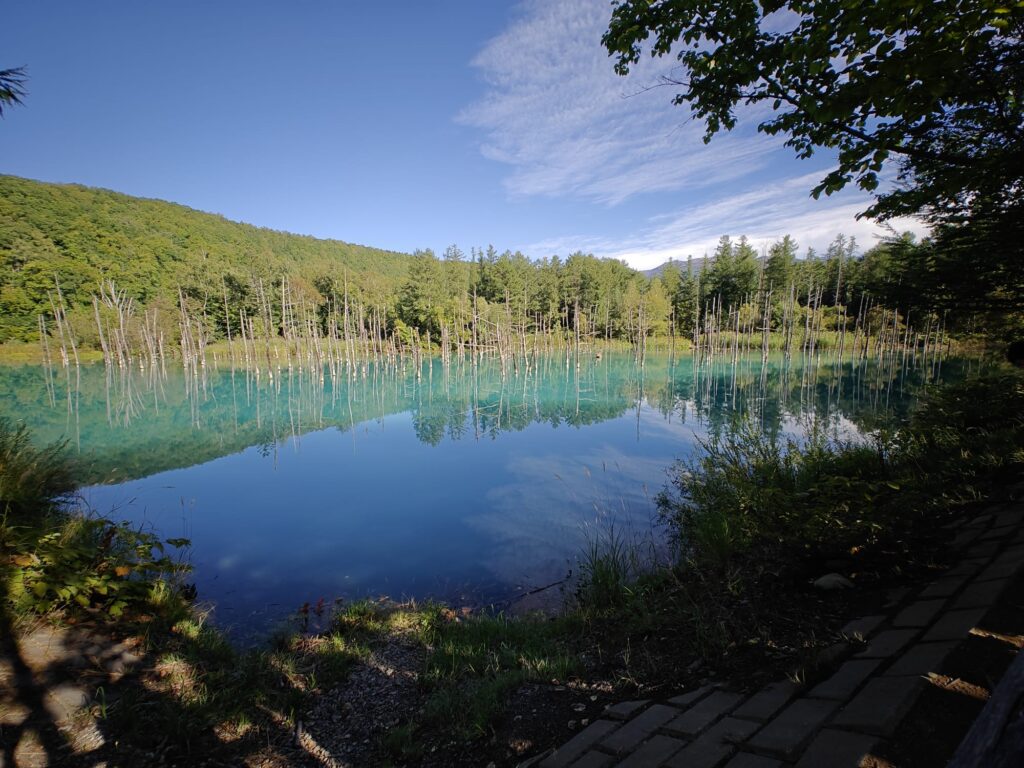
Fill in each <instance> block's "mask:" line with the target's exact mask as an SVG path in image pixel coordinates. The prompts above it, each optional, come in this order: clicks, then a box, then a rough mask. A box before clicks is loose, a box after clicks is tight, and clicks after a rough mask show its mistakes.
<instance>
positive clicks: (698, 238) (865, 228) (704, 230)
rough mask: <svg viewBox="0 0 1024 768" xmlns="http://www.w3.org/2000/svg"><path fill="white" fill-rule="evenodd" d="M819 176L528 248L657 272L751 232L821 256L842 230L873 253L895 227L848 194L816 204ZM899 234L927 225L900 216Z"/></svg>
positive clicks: (763, 240) (761, 243) (762, 242)
mask: <svg viewBox="0 0 1024 768" xmlns="http://www.w3.org/2000/svg"><path fill="white" fill-rule="evenodd" d="M818 178H819V174H809V175H805V176H798V177H796V178H791V179H788V180H785V181H781V182H778V183H771V184H765V185H762V186H760V187H758V188H757V189H754V190H751V191H747V192H742V193H740V194H736V195H730V196H726V197H722V198H719V199H716V200H712V201H708V202H705V203H699V204H696V205H692V206H688V207H686V208H684V209H682V210H679V211H676V212H673V213H670V214H660V215H657V216H654V217H652V218H651V219H650V220H649V221H648V226H646V227H644V228H642V229H641V230H640V231H639V232H634V233H632V234H630V235H628V236H626V237H621V238H612V237H607V236H604V237H594V236H589V237H588V236H578V237H572V236H563V237H557V238H551V239H548V240H544V241H540V242H537V243H532V244H530V245H527V246H525V247H524V248H523V249H522V250H524V251H525V252H527V253H536V254H538V255H545V254H549V253H561V254H565V253H568V252H570V251H574V250H583V251H587V252H590V253H594V254H596V255H598V256H605V257H610V258H616V259H622V260H624V261H626V262H627V263H628V264H629V265H630V266H632V267H635V268H636V269H650V268H651V267H656V266H657V265H659V264H662V263H664V262H666V261H668V260H669V259H670V258H673V259H677V260H681V261H685V259H686V257H687V256H694V257H701V256H703V255H704V254H705V253H707V254H709V255H710V254H711V253H712V252H713V251H714V249H715V246H716V245H717V243H718V239H719V238H720V237H721V236H722V235H730V236H731V237H734V238H735V237H739V236H740V235H746V236H747V238H748V239H749V240H750V241H751V243H752V244H753V245H754V247H755V248H757V249H758V250H760V249H761V248H765V247H767V246H768V245H770V244H771V243H772V242H774V241H775V240H778V239H780V238H781V237H782V236H783V235H787V234H788V235H791V236H792V237H793V238H794V239H795V240H796V242H797V243H798V244H799V245H800V247H801V249H802V250H803V251H806V249H807V248H814V249H815V250H817V251H818V252H819V253H820V252H821V251H822V250H823V249H824V248H825V247H826V246H827V245H828V243H829V242H831V241H832V240H833V239H834V238H835V236H836V235H837V234H838V233H840V232H842V233H843V234H845V235H849V236H853V237H856V238H857V242H858V243H859V244H860V247H861V249H867V248H870V247H871V246H872V245H874V244H875V243H876V242H877V241H878V238H880V237H883V236H885V235H887V234H888V230H887V229H886V228H885V227H883V226H881V225H879V224H877V223H875V222H873V221H868V220H866V219H860V220H858V219H857V214H858V213H860V212H861V211H863V210H864V208H865V207H867V204H868V201H867V197H866V196H865V195H863V194H860V193H857V192H854V191H847V192H843V193H840V194H837V195H833V196H832V197H828V198H826V197H822V198H820V199H818V200H814V199H813V198H812V197H810V194H809V190H810V189H811V188H812V187H813V186H814V184H815V182H816V181H817V180H818ZM890 224H891V226H892V227H893V228H894V229H896V230H897V231H901V232H902V231H905V230H909V231H912V232H914V233H915V234H917V235H919V236H921V235H924V234H925V233H926V230H927V228H926V227H925V225H924V224H923V223H922V222H919V221H915V220H912V219H898V220H894V221H892V222H890Z"/></svg>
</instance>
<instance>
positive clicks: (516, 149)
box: [459, 0, 779, 205]
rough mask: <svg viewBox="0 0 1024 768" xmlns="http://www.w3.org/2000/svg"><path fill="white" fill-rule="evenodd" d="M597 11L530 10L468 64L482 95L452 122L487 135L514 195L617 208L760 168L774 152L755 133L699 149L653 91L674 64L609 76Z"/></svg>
mask: <svg viewBox="0 0 1024 768" xmlns="http://www.w3.org/2000/svg"><path fill="white" fill-rule="evenodd" d="M608 20H609V5H608V3H607V2H604V0H528V1H527V2H525V3H524V4H523V6H522V7H521V8H520V15H519V17H518V18H517V20H516V21H515V22H513V23H512V24H511V26H510V27H509V28H508V29H506V30H505V31H504V32H503V33H502V34H501V35H499V36H498V37H496V38H494V39H493V40H491V41H490V42H489V43H488V44H487V45H486V46H485V47H484V48H483V50H482V51H481V52H480V53H479V54H478V55H477V57H476V58H475V59H474V60H473V64H474V66H476V67H477V68H478V69H479V71H480V73H481V75H482V77H483V78H484V80H485V82H486V83H487V86H488V87H487V91H486V93H485V95H484V96H483V97H482V98H481V100H480V101H478V102H477V103H475V104H473V105H471V106H469V107H467V108H466V109H464V110H463V111H462V113H461V114H460V115H459V120H461V121H462V122H464V123H466V124H469V125H472V126H475V127H477V128H480V129H482V131H483V134H484V137H485V138H484V141H483V144H482V146H481V151H482V152H483V153H484V155H485V156H487V157H489V158H491V159H493V160H496V161H499V162H502V163H506V164H508V165H509V166H510V173H509V175H508V176H507V177H506V179H505V185H506V187H507V189H508V190H509V191H510V192H511V193H513V194H516V195H548V196H565V195H571V196H576V197H579V198H583V199H590V200H594V201H597V202H599V203H604V204H609V205H614V204H617V203H620V202H622V201H624V200H626V199H628V198H630V197H632V196H634V195H637V194H641V193H650V192H667V191H674V190H679V189H682V188H684V187H688V188H696V187H701V186H705V185H708V184H713V183H718V182H722V181H728V180H730V179H735V178H738V177H740V176H742V175H745V174H747V173H750V172H751V171H752V170H756V169H757V168H760V167H763V165H764V164H765V163H766V161H767V158H766V156H767V153H768V152H769V151H770V150H771V148H773V147H776V146H778V144H779V141H778V140H776V139H773V138H769V137H766V136H760V135H757V134H756V133H755V132H753V130H746V131H740V132H735V133H732V134H728V135H726V136H722V137H720V138H717V139H716V141H715V145H716V147H715V148H716V151H714V152H707V151H702V150H704V149H705V145H704V144H703V140H702V137H703V131H704V128H703V125H701V124H699V123H696V122H693V121H688V120H687V118H686V113H685V111H684V110H680V109H673V108H672V107H671V106H670V104H669V100H670V96H671V92H670V91H668V90H666V89H664V88H654V89H653V90H650V86H651V85H652V84H654V83H657V81H658V76H659V75H660V74H663V73H665V72H667V71H668V67H669V66H670V64H671V62H670V61H668V62H666V61H665V60H661V61H650V60H647V59H646V58H645V59H644V60H643V61H642V62H641V63H640V65H638V66H637V67H635V68H634V71H633V72H632V73H631V74H630V76H629V77H627V78H622V77H619V76H618V75H616V74H615V73H614V71H613V68H612V61H611V60H610V59H609V57H608V55H607V52H606V51H605V50H604V48H603V47H602V46H601V44H600V40H601V34H602V33H603V31H604V30H605V28H606V27H607V24H608Z"/></svg>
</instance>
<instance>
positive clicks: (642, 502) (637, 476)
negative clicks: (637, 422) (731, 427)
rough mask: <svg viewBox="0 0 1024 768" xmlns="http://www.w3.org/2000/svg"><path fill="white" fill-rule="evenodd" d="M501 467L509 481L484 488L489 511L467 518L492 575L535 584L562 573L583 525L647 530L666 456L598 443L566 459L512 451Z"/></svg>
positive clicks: (572, 556) (579, 540) (577, 544)
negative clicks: (483, 543) (484, 546)
mask: <svg viewBox="0 0 1024 768" xmlns="http://www.w3.org/2000/svg"><path fill="white" fill-rule="evenodd" d="M506 471H507V472H508V473H509V474H510V475H511V476H512V477H513V478H514V481H513V482H510V483H507V484H505V485H500V486H496V487H494V488H492V489H491V490H490V491H488V493H487V501H488V509H487V510H486V511H484V512H481V513H479V514H475V515H473V516H471V517H468V518H467V519H466V524H467V525H470V526H472V527H474V528H475V529H477V530H478V531H479V532H481V533H482V534H483V535H484V536H485V537H487V539H489V540H490V541H491V542H493V544H492V547H490V548H488V550H487V551H486V552H485V553H482V554H483V557H482V558H481V559H482V564H483V565H485V567H486V568H487V569H489V570H490V571H491V572H492V573H493V574H494V576H495V578H497V579H499V580H500V581H503V582H505V583H508V584H524V583H527V580H528V581H529V583H530V584H537V583H540V582H542V581H545V580H550V579H553V578H558V577H560V576H563V575H564V574H565V571H566V569H567V567H568V564H569V562H570V561H574V560H575V557H576V554H577V553H578V551H579V548H580V547H581V546H582V544H583V543H584V540H585V538H584V529H585V527H586V526H588V525H598V526H602V525H608V524H614V525H615V526H616V528H618V529H620V530H646V529H648V528H649V527H650V526H651V524H652V521H653V519H654V515H655V507H654V495H655V494H656V493H657V492H658V491H659V490H660V489H661V485H662V481H661V478H662V477H664V472H665V461H664V459H658V458H647V457H639V456H631V455H629V454H627V453H624V452H623V451H621V450H619V449H617V448H614V447H612V446H610V445H602V446H598V447H595V448H594V449H593V450H591V451H590V452H588V453H586V454H583V455H575V456H572V457H567V456H558V455H553V454H548V455H544V456H520V457H516V458H514V459H513V460H512V461H511V462H510V463H509V465H508V466H507V467H506ZM652 486H653V487H652Z"/></svg>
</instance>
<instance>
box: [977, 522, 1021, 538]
mask: <svg viewBox="0 0 1024 768" xmlns="http://www.w3.org/2000/svg"><path fill="white" fill-rule="evenodd" d="M1016 532H1017V526H1016V525H1002V526H997V527H995V528H992V529H991V530H989V531H988V533H985V534H984V535H982V537H981V538H980V539H978V541H1001V540H1002V539H1005V538H1007V537H1009V536H1011V535H1012V534H1014V533H1016Z"/></svg>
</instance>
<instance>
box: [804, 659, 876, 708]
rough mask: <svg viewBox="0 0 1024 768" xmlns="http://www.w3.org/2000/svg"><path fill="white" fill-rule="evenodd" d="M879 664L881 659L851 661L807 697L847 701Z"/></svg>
mask: <svg viewBox="0 0 1024 768" xmlns="http://www.w3.org/2000/svg"><path fill="white" fill-rule="evenodd" d="M881 664H882V661H881V659H852V660H851V661H848V662H846V663H845V664H843V666H841V667H840V668H839V669H838V670H836V672H835V674H834V675H832V677H830V678H828V679H827V680H824V681H822V682H821V683H819V684H818V685H817V686H815V687H814V688H813V689H812V690H811V692H810V694H809V695H810V696H811V697H812V698H815V699H832V700H834V701H848V700H849V698H850V697H851V696H853V694H854V692H855V691H856V690H857V689H858V688H859V687H860V685H861V683H863V682H864V681H865V680H867V679H868V677H869V676H870V675H871V673H872V672H874V671H875V670H876V669H878V667H879V666H880V665H881Z"/></svg>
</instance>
